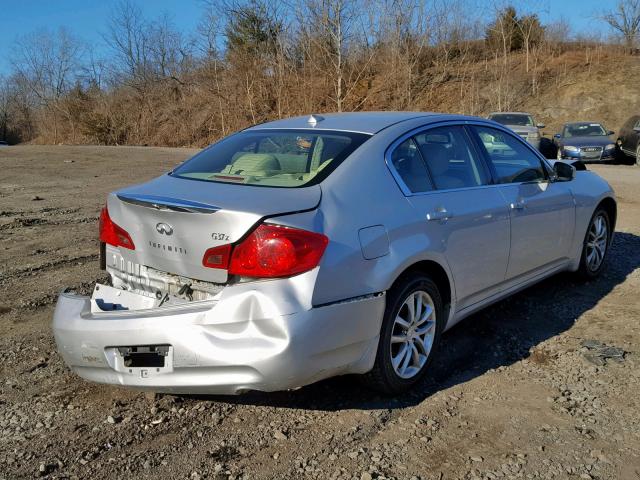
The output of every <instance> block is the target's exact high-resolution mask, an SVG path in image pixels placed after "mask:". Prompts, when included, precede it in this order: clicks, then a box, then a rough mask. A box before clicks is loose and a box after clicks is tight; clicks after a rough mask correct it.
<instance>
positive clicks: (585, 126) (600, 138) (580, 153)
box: [554, 122, 616, 162]
mask: <svg viewBox="0 0 640 480" xmlns="http://www.w3.org/2000/svg"><path fill="white" fill-rule="evenodd" d="M613 134H614V132H612V131H611V130H606V129H605V128H604V127H603V126H602V124H600V123H595V122H576V123H566V124H565V125H564V127H563V128H562V132H561V133H556V134H555V135H554V143H555V145H556V147H557V151H558V153H557V155H558V160H562V159H569V160H582V161H585V162H608V161H613V160H615V158H616V144H615V142H614V141H613V140H612V138H611V135H613Z"/></svg>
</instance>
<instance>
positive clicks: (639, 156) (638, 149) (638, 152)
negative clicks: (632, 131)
mask: <svg viewBox="0 0 640 480" xmlns="http://www.w3.org/2000/svg"><path fill="white" fill-rule="evenodd" d="M633 163H634V165H635V166H636V167H638V166H640V143H638V146H637V147H636V158H635V162H633Z"/></svg>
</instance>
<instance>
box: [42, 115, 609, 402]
mask: <svg viewBox="0 0 640 480" xmlns="http://www.w3.org/2000/svg"><path fill="white" fill-rule="evenodd" d="M615 222H616V201H615V196H614V193H613V191H612V190H611V187H610V186H609V185H608V184H607V183H606V182H605V181H604V180H603V179H602V178H600V177H599V176H597V175H596V174H594V173H592V172H590V171H586V170H584V169H583V168H582V169H579V170H578V171H576V168H574V166H573V165H571V164H570V163H567V162H554V161H548V160H546V159H545V158H543V157H542V156H541V155H540V153H539V152H537V151H536V150H535V149H534V148H532V147H531V146H530V145H528V144H527V143H526V142H525V141H524V140H523V139H522V138H520V137H519V136H518V135H516V134H514V133H513V132H512V131H511V130H509V129H507V128H505V127H502V126H500V125H498V124H497V123H495V122H491V121H487V120H483V119H479V118H474V117H465V116H459V115H443V114H428V113H409V112H395V113H394V112H389V113H345V114H331V115H324V116H320V115H312V116H310V117H298V118H291V119H286V120H278V121H275V122H270V123H264V124H261V125H258V126H254V127H252V128H249V129H246V130H243V131H241V132H239V133H236V134H234V135H231V136H229V137H227V138H225V139H223V140H222V141H220V142H218V143H216V144H214V145H212V146H210V147H208V148H206V149H205V150H203V151H202V152H200V153H198V154H197V155H195V156H194V157H193V158H191V159H190V160H188V161H186V162H184V163H183V164H181V165H179V166H178V167H177V168H175V169H174V170H172V171H171V172H169V173H167V174H165V175H162V176H161V177H159V178H156V179H155V180H152V181H150V182H146V183H143V184H140V185H135V186H131V187H128V188H125V189H122V190H119V191H116V192H114V193H112V194H110V195H109V197H108V199H107V204H106V206H105V207H104V209H103V210H102V213H101V215H100V240H101V261H102V267H103V268H105V269H106V270H107V272H108V273H109V277H110V282H108V284H104V285H103V284H98V285H95V287H94V291H93V294H92V295H91V296H81V295H78V294H76V293H74V292H72V291H64V292H63V293H62V294H61V295H60V298H59V300H58V303H57V307H56V310H55V314H54V319H53V330H54V334H55V339H56V342H57V345H58V348H59V351H60V353H61V354H62V356H63V357H64V360H65V361H66V363H67V364H68V365H69V366H70V367H71V368H72V369H73V371H75V372H76V373H77V374H78V375H80V376H81V377H83V378H85V379H87V380H91V381H95V382H101V383H108V384H116V385H126V386H130V387H135V388H140V389H147V390H154V391H161V392H190V393H195V392H207V393H240V392H244V391H247V390H262V391H274V390H282V389H290V388H295V387H299V386H302V385H305V384H308V383H311V382H315V381H317V380H320V379H323V378H327V377H330V376H334V375H341V374H347V373H351V374H354V373H355V374H362V378H363V379H364V380H365V381H366V382H367V383H368V384H369V385H371V386H372V387H374V388H377V389H378V390H381V391H383V392H386V393H391V394H396V393H399V392H402V391H404V390H407V389H409V388H411V387H412V386H413V385H414V384H416V382H418V381H420V379H421V378H423V376H424V375H425V374H428V372H429V364H430V362H431V361H432V360H433V358H434V356H435V355H436V354H437V347H438V345H439V344H440V343H441V341H442V333H443V332H444V331H445V330H447V329H448V328H451V327H452V326H453V325H455V324H456V323H458V322H459V321H460V320H462V319H463V318H465V317H467V316H468V315H471V314H472V313H474V312H476V311H478V310H479V309H481V308H483V307H486V306H487V305H489V304H491V303H493V302H496V301H498V300H500V299H502V298H505V297H507V296H509V295H511V294H513V293H514V292H517V291H518V290H521V289H523V288H526V287H528V286H530V285H532V284H533V283H535V282H538V281H540V280H543V279H544V278H546V277H549V276H550V275H554V274H556V273H558V272H561V271H565V270H569V271H573V272H577V273H578V274H579V275H581V276H582V277H585V278H588V279H590V278H594V277H596V276H597V275H599V274H600V272H601V271H602V269H603V268H604V266H605V263H606V262H605V261H606V257H607V253H608V250H609V246H610V245H611V241H612V237H613V231H614V226H615Z"/></svg>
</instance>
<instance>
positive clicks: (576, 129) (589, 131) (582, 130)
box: [564, 123, 607, 138]
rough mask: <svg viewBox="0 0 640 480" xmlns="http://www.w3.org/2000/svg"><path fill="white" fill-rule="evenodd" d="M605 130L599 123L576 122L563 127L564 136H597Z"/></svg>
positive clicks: (604, 132) (604, 133) (603, 133)
mask: <svg viewBox="0 0 640 480" xmlns="http://www.w3.org/2000/svg"><path fill="white" fill-rule="evenodd" d="M606 134H607V132H606V130H605V129H604V127H603V126H602V125H600V124H599V123H578V124H575V125H567V126H566V127H564V137H565V138H569V137H599V136H602V135H606Z"/></svg>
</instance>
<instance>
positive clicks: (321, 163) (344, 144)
mask: <svg viewBox="0 0 640 480" xmlns="http://www.w3.org/2000/svg"><path fill="white" fill-rule="evenodd" d="M368 138H370V135H366V134H363V133H350V132H334V131H313V130H256V131H245V132H240V133H237V134H235V135H232V136H230V137H227V138H225V139H223V140H221V141H220V142H218V143H215V144H213V145H211V146H210V147H209V148H206V149H205V150H203V151H202V152H200V153H198V154H197V155H195V156H194V157H193V158H191V159H190V160H187V161H186V162H185V163H183V164H182V165H180V166H179V167H177V168H176V169H175V170H174V171H173V172H172V173H171V175H174V176H177V177H181V178H191V179H196V180H205V181H210V182H226V183H239V184H244V185H259V186H268V187H290V188H291V187H301V186H306V185H311V184H315V183H319V182H320V181H322V180H323V179H324V178H326V177H327V176H328V175H329V174H330V173H331V172H332V171H333V170H334V169H335V168H336V167H337V166H338V165H339V164H340V163H341V162H342V161H343V160H344V159H345V158H347V157H348V156H349V155H350V154H351V153H352V152H353V151H354V150H355V149H356V148H358V147H359V146H360V145H362V143H363V142H364V141H365V140H367V139H368Z"/></svg>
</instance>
